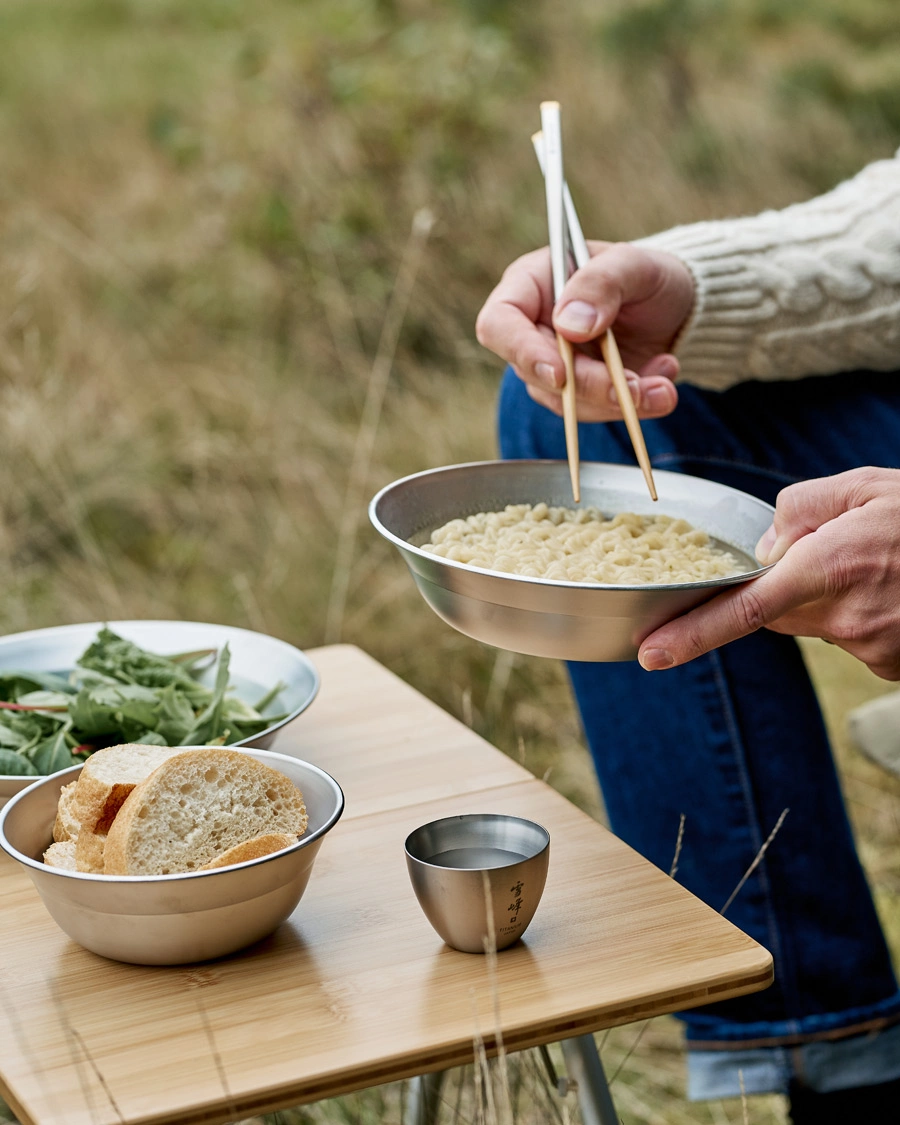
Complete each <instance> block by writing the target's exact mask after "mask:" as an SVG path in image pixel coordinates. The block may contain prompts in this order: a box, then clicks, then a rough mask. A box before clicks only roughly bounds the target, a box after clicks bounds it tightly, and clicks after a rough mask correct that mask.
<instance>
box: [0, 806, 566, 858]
mask: <svg viewBox="0 0 900 1125" xmlns="http://www.w3.org/2000/svg"><path fill="white" fill-rule="evenodd" d="M460 820H517V821H518V822H519V823H520V824H528V825H530V826H531V827H532V828H539V829H540V830H541V832H543V834H544V837H545V839H544V843H543V844H542V845H541V847H540V848H539V849H538V850H537V851H536V852H535V853H534V855H530V856H526V858H525V859H516V860H513V862H512V863H501V864H498V866H497V867H490V868H481V867H468V868H466V867H464V868H459V867H445V866H444V865H443V864H442V863H429V862H428V860H427V859H419V857H418V856H417V855H413V854H412V852H411V851H410V850H409V842H410V840H411V839H412V838H413V836H415V835H417V834H418V833H419V832H422V831H423V830H424V829H426V828H434V827H435V826H437V825H440V824H447V823H448V822H449V821H457V822H458V821H460ZM2 824H3V821H2V819H0V828H2ZM549 847H550V833H549V831H548V830H547V829H546V828H545V827H544V826H543V824H541V823H539V822H538V821H536V820H531V819H530V817H527V816H516V815H515V814H513V813H490V812H476V813H457V814H456V815H455V816H441V817H438V819H437V820H427V821H426V822H425V823H424V824H420V825H419V827H418V828H414V829H413V830H412V832H410V833H409V835H408V836H407V837H406V840H405V841H404V842H403V850H404V852H405V853H406V858H407V860H412V861H413V863H421V864H422V866H423V867H433V868H434V869H435V871H482V870H483V871H502V870H503V868H504V867H515V866H516V864H519V863H529V862H530V861H531V860H533V859H538V858H539V857H540V856H542V855H543V854H544V852H546V851H547V849H548V848H549Z"/></svg>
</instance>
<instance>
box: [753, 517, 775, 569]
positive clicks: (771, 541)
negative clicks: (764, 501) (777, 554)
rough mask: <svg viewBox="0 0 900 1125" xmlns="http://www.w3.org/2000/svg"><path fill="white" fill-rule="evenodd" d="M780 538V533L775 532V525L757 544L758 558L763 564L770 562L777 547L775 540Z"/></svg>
mask: <svg viewBox="0 0 900 1125" xmlns="http://www.w3.org/2000/svg"><path fill="white" fill-rule="evenodd" d="M777 538H778V532H777V531H776V530H775V524H774V523H773V524H772V526H771V527H770V528H769V529H768V531H766V532H765V533H764V534H763V536H762V538H761V539H760V541H759V542H758V543H757V544H756V557H757V558H758V559H759V561H760V562H761V563H764V562H766V561H767V560H768V558H769V555H770V554H771V553H772V548H773V547H774V546H775V540H776V539H777Z"/></svg>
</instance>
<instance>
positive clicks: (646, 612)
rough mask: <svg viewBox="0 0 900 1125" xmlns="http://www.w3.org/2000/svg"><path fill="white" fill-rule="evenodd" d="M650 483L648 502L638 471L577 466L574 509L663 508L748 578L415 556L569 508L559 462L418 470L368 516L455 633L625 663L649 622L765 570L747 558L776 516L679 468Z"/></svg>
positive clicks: (565, 473)
mask: <svg viewBox="0 0 900 1125" xmlns="http://www.w3.org/2000/svg"><path fill="white" fill-rule="evenodd" d="M653 476H654V480H655V482H656V488H657V492H658V493H659V502H658V503H657V504H654V502H653V501H652V500H651V499H650V497H649V495H648V493H647V486H646V484H645V483H644V478H643V475H642V473H641V471H640V469H638V468H632V467H630V466H627V465H607V464H602V463H599V462H593V463H591V462H586V463H583V464H582V466H581V499H582V505H583V506H585V507H596V508H599V509H600V510H601V511H602V512H604V514H606V515H614V514H616V513H618V512H637V513H639V514H644V513H659V512H662V513H664V514H665V515H669V516H675V517H680V518H683V519H686V520H688V521H689V522H690V523H692V524H694V525H695V526H696V527H699V528H702V529H703V530H704V531H706V532H708V533H709V535H711V536H712V537H713V538H714V539H716V540H719V541H720V542H721V544H724V545H727V546H729V547H730V548H733V549H737V551H738V552H740V553H742V554H743V555H744V556H745V561H746V564H747V571H746V573H742V574H738V575H734V576H732V577H730V578H715V579H711V580H710V581H706V582H683V583H680V584H678V585H652V586H651V585H644V586H612V585H601V584H599V583H586V582H558V581H552V580H550V579H545V578H523V577H520V576H519V575H515V574H503V573H501V572H499V571H491V570H479V569H476V568H474V567H470V566H466V565H465V564H463V563H458V562H453V561H452V560H450V559H445V558H441V557H440V556H438V555H432V554H430V553H429V552H427V551H423V550H421V546H420V545H421V544H422V543H426V542H428V539H429V536H430V534H431V532H432V531H433V530H434V529H435V528H438V527H441V526H442V525H443V524H445V523H447V522H448V521H449V520H451V519H456V518H465V517H466V516H470V515H474V514H475V513H476V512H492V511H501V510H502V509H503V508H505V507H506V505H507V504H536V503H539V502H540V501H544V502H546V503H547V504H551V505H554V506H560V507H565V508H571V507H574V504H573V501H572V488H571V484H570V481H569V469H568V466H567V465H566V464H565V463H564V462H561V461H482V462H477V463H474V464H469V465H451V466H448V467H447V468H442V469H433V470H430V471H428V472H424V473H416V474H415V475H413V476H409V477H404V478H403V479H402V480H398V481H395V482H394V483H393V484H389V485H388V486H387V487H386V488H383V489H382V490H381V491H380V492H379V493H378V494H377V495H376V496H375V497H374V499H373V500H372V502H371V504H370V505H369V518H370V519H371V521H372V523H373V524H374V526H375V527H376V529H377V530H378V531H379V532H380V533H381V534H382V535H383V536H384V537H385V538H386V539H387V540H389V541H390V542H391V543H393V544H394V546H395V547H397V549H398V550H399V551H400V553H401V555H402V556H403V558H404V559H405V560H406V564H407V566H408V567H409V569H410V572H411V573H412V576H413V579H414V580H415V583H416V585H417V586H418V588H419V592H420V593H421V595H422V597H423V598H424V599H425V601H426V602H427V603H428V604H429V605H430V606H431V608H432V609H433V610H434V611H435V613H437V614H438V616H439V617H442V618H443V619H444V621H446V622H447V623H448V624H449V625H452V626H453V627H454V628H455V629H458V630H459V631H460V632H461V633H465V634H466V635H467V636H469V637H474V638H475V640H478V641H484V642H485V643H486V644H490V645H495V646H496V647H497V648H505V649H510V650H511V651H513V652H521V653H525V654H527V655H531V656H549V657H555V658H558V659H562V660H599V661H606V660H633V659H634V658H635V656H636V655H637V650H638V647H639V646H640V643H641V641H642V640H643V639H644V637H646V636H647V634H648V633H651V632H652V631H653V630H654V629H656V628H658V626H660V625H662V624H664V623H665V622H666V621H671V620H672V618H673V617H677V616H679V614H682V613H684V612H686V611H687V610H688V609H691V608H692V607H693V606H695V605H698V604H699V603H700V602H702V601H705V600H706V599H707V598H710V597H711V596H712V595H713V594H715V593H717V592H718V591H720V590H722V589H724V588H725V587H727V586H734V585H736V584H737V583H739V582H746V581H748V580H749V579H751V578H755V577H757V576H758V575H759V574H761V573H762V572H763V570H764V569H765V568H764V567H761V566H760V565H759V563H758V562H757V561H756V560H755V558H754V555H753V551H754V548H755V546H756V543H757V542H758V540H759V538H760V536H761V535H762V534H763V532H764V531H765V530H766V528H768V526H769V525H770V524H771V522H772V517H773V514H774V509H773V508H772V507H771V505H769V504H766V503H764V502H763V501H762V500H757V499H756V497H754V496H748V495H747V494H746V493H744V492H739V491H737V490H736V489H734V488H727V487H726V486H725V485H721V484H714V483H713V482H712V481H707V480H702V479H700V478H699V477H692V476H687V475H685V474H683V473H669V472H661V471H655V472H654V474H653Z"/></svg>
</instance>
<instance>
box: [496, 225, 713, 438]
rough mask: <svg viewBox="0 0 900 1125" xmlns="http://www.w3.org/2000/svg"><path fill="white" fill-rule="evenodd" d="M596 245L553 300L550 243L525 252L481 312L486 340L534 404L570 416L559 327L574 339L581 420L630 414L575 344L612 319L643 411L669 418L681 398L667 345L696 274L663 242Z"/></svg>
mask: <svg viewBox="0 0 900 1125" xmlns="http://www.w3.org/2000/svg"><path fill="white" fill-rule="evenodd" d="M590 251H591V255H592V256H591V260H590V262H589V263H588V264H587V265H586V266H583V267H582V268H581V269H580V270H577V271H576V272H575V273H574V274H573V275H572V276H571V277H570V278H569V281H568V284H567V285H566V288H565V289H564V290H563V294H562V296H561V297H560V300H559V302H558V303H557V304H556V306H555V307H554V302H553V280H552V277H551V272H550V252H549V250H548V249H547V248H546V247H545V248H544V249H543V250H536V251H534V252H533V253H531V254H526V255H525V256H524V257H522V258H518V259H517V260H516V261H515V262H513V263H512V265H510V266H508V267H507V269H506V271H505V273H504V274H503V277H502V278H501V280H500V283H499V284H498V285H497V287H496V289H494V291H493V293H491V295H490V296H489V297H488V299H487V301H486V302H485V305H484V308H483V309H482V310H481V312H480V313H479V314H478V320H477V323H476V326H475V332H476V335H477V337H478V340H479V342H480V343H482V344H483V345H484V346H485V347H486V348H490V350H491V351H493V352H496V354H497V355H499V356H500V358H501V359H504V360H506V361H507V363H509V364H510V365H511V366H512V368H513V370H514V371H515V372H516V374H517V375H518V376H519V378H520V379H522V380H523V381H524V382H525V384H526V386H527V388H528V393H529V395H531V397H532V398H533V399H534V400H535V401H536V402H539V403H541V404H542V405H543V406H546V407H547V408H548V409H550V410H552V411H554V413H556V414H562V399H561V391H562V387H563V386H564V385H565V380H566V376H565V367H564V366H563V361H562V359H561V357H560V354H559V351H558V349H557V345H556V339H555V334H554V333H555V331H558V332H559V333H560V334H561V335H563V336H565V337H566V338H567V339H569V340H571V341H572V343H573V344H575V345H576V348H575V394H576V399H577V402H578V418H579V420H580V421H583V422H607V421H612V420H616V419H620V418H621V417H622V412H621V410H620V408H619V405H618V402H617V400H616V396H615V392H614V390H613V388H612V385H611V382H610V378H609V372H608V371H607V369H606V365H605V364H604V363H603V362H602V360H601V359H599V358H597V359H595V358H593V357H591V356H588V355H585V354H584V353H583V352H581V351H580V350H579V349H578V347H577V345H579V344H584V343H586V342H587V341H589V340H594V339H596V338H597V337H598V336H600V335H602V334H603V333H604V332H605V331H606V329H607V328H610V327H611V328H613V329H614V331H615V335H616V342H617V343H618V345H619V351H620V353H621V356H622V362H623V363H624V365H625V370H626V374H627V377H628V383H629V386H630V388H631V391H632V397H633V398H634V400H635V405H636V406H637V411H638V415H639V416H640V417H642V418H661V417H663V416H664V415H666V414H669V413H671V411H672V410H674V409H675V405H676V403H677V402H678V392H677V390H676V389H675V386H674V382H673V381H674V379H675V376H676V375H677V374H678V360H677V359H676V358H675V356H674V355H672V354H671V353H670V350H669V349H670V348H671V346H672V344H673V342H674V340H675V337H676V336H677V335H678V332H679V330H680V329H681V327H682V326H683V324H684V323H685V321H686V320H687V318H688V316H689V315H690V312H691V308H692V306H693V303H694V279H693V277H692V275H691V273H690V271H689V270H688V268H687V266H686V265H685V264H684V263H683V262H682V261H681V259H680V258H676V257H675V256H674V255H673V254H668V253H665V252H664V251H661V250H644V249H642V248H641V247H638V246H633V245H632V244H631V243H627V242H619V243H612V242H592V243H591V244H590ZM597 354H598V355H599V352H598V353H597Z"/></svg>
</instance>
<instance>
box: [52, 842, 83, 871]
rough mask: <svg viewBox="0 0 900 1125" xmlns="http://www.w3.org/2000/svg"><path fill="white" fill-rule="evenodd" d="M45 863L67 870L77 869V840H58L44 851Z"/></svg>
mask: <svg viewBox="0 0 900 1125" xmlns="http://www.w3.org/2000/svg"><path fill="white" fill-rule="evenodd" d="M44 863H46V864H47V866H48V867H62V868H64V869H65V870H66V871H77V870H78V867H77V865H76V863H75V841H74V840H57V841H56V843H53V844H51V845H50V847H49V848H47V850H46V851H45V852H44Z"/></svg>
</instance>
